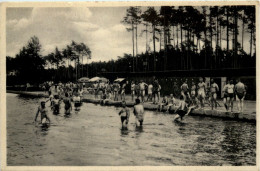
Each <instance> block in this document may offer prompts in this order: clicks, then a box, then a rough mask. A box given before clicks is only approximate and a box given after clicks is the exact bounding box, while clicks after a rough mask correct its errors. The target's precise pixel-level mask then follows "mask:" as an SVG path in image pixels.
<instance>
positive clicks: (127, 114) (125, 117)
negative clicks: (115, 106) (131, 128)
mask: <svg viewBox="0 0 260 171" xmlns="http://www.w3.org/2000/svg"><path fill="white" fill-rule="evenodd" d="M122 107H123V109H121V110H120V112H119V113H118V115H119V116H121V123H122V128H126V127H127V124H128V122H129V117H130V111H129V109H128V108H127V107H126V102H125V101H122Z"/></svg>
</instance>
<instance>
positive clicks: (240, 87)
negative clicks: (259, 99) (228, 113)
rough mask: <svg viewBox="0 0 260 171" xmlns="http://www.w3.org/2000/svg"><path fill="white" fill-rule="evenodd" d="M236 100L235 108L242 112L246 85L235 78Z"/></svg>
mask: <svg viewBox="0 0 260 171" xmlns="http://www.w3.org/2000/svg"><path fill="white" fill-rule="evenodd" d="M235 93H236V100H237V109H238V112H240V113H241V112H243V109H244V99H245V96H246V86H245V84H243V83H242V82H241V81H240V79H237V84H236V86H235Z"/></svg>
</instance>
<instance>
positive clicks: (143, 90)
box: [140, 80, 148, 102]
mask: <svg viewBox="0 0 260 171" xmlns="http://www.w3.org/2000/svg"><path fill="white" fill-rule="evenodd" d="M147 87H148V85H147V84H146V83H145V82H144V81H143V80H141V82H140V95H141V99H142V102H144V97H145V89H146V88H147Z"/></svg>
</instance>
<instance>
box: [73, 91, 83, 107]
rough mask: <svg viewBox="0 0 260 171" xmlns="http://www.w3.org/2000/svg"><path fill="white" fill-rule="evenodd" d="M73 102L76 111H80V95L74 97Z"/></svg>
mask: <svg viewBox="0 0 260 171" xmlns="http://www.w3.org/2000/svg"><path fill="white" fill-rule="evenodd" d="M73 102H74V107H75V110H76V111H79V110H80V106H81V99H80V96H79V93H76V95H75V96H74V97H73Z"/></svg>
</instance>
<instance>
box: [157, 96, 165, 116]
mask: <svg viewBox="0 0 260 171" xmlns="http://www.w3.org/2000/svg"><path fill="white" fill-rule="evenodd" d="M167 105H168V98H167V96H164V97H163V99H162V102H161V103H160V104H158V108H157V111H158V110H159V111H160V112H161V111H162V109H163V107H164V106H167Z"/></svg>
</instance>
